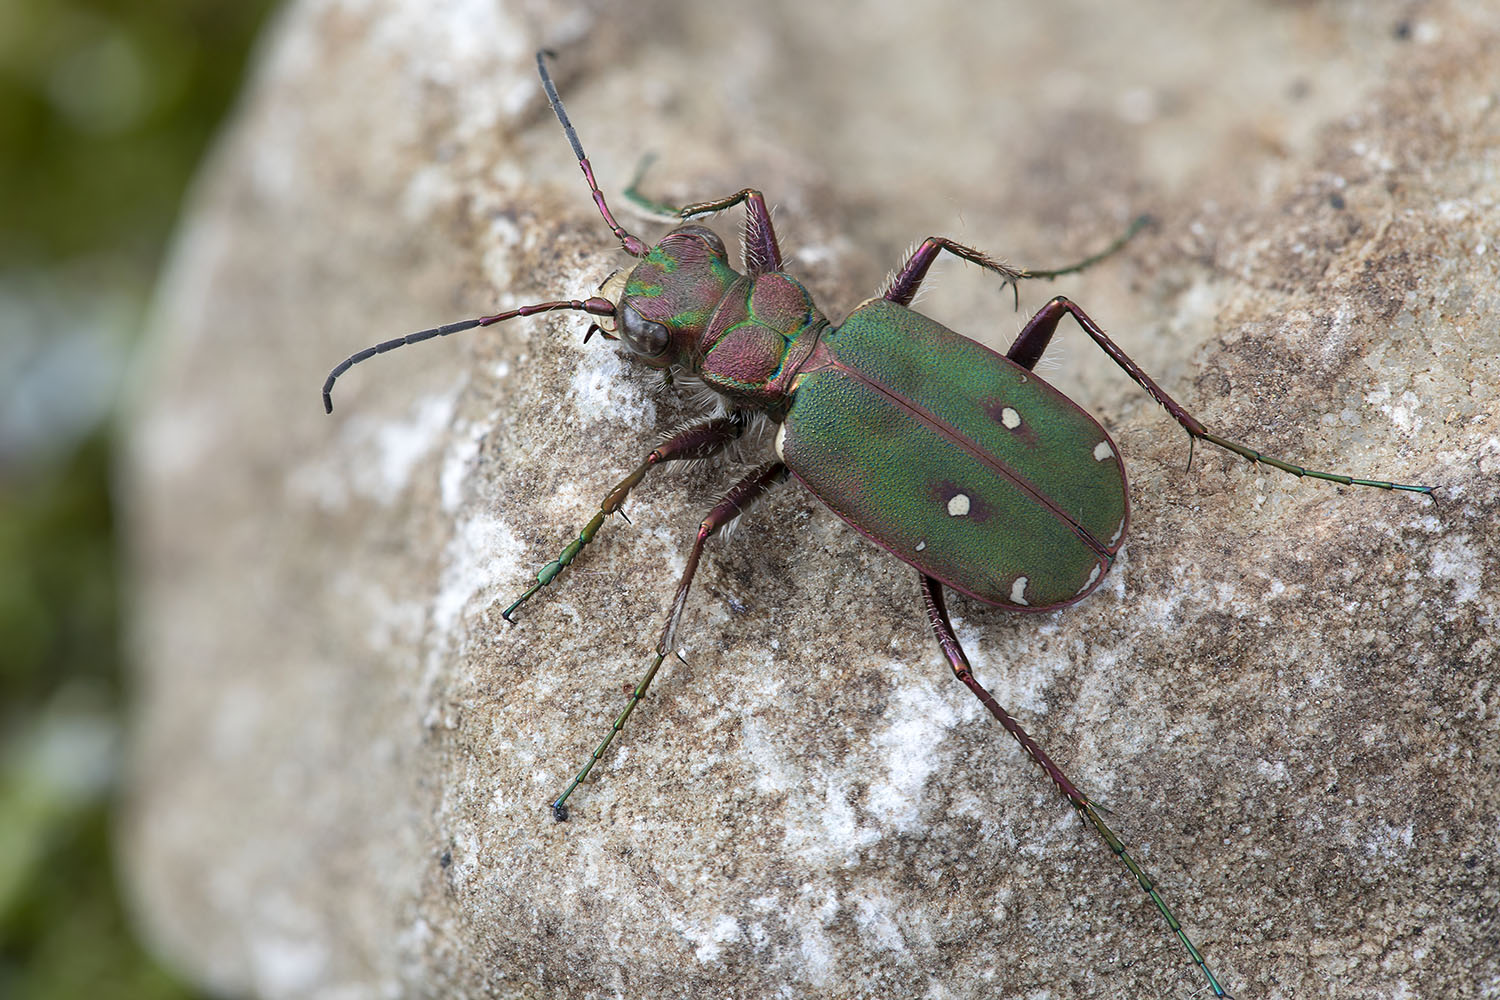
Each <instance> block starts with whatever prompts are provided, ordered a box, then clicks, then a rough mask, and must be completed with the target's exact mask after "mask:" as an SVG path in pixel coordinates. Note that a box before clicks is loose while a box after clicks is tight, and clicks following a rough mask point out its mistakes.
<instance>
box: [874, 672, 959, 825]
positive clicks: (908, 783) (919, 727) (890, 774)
mask: <svg viewBox="0 0 1500 1000" xmlns="http://www.w3.org/2000/svg"><path fill="white" fill-rule="evenodd" d="M884 721H885V722H886V726H885V728H884V729H883V730H882V731H881V732H880V733H879V735H877V736H876V737H875V738H874V744H875V747H876V749H877V750H879V751H880V753H881V756H882V757H883V759H884V762H885V768H884V770H885V775H884V780H878V781H872V783H871V785H870V794H869V809H870V811H871V812H872V813H874V814H875V815H876V816H877V817H879V818H880V819H882V820H884V821H885V822H886V823H888V824H889V825H891V826H894V827H895V828H896V829H897V830H898V831H902V832H904V831H906V830H911V829H916V828H917V827H918V826H919V825H920V820H921V812H922V810H921V805H922V796H923V792H924V790H925V789H926V786H927V779H928V778H929V777H930V776H931V775H932V773H933V772H934V771H935V770H936V769H937V767H938V765H939V763H940V761H939V758H938V753H937V750H938V748H939V747H940V746H941V745H942V743H943V737H944V736H945V735H946V734H947V732H948V730H949V729H951V728H952V727H953V726H954V725H955V724H956V723H957V722H958V717H957V715H956V713H955V712H954V710H953V705H952V703H951V701H950V700H949V699H948V698H947V697H946V696H944V695H942V694H939V693H938V690H937V689H936V688H935V687H933V686H932V685H931V684H928V683H923V682H916V683H907V684H903V685H902V686H901V687H900V688H898V689H897V690H896V692H895V694H894V695H893V697H892V698H891V700H890V702H889V703H888V705H887V708H886V716H885V720H884Z"/></svg>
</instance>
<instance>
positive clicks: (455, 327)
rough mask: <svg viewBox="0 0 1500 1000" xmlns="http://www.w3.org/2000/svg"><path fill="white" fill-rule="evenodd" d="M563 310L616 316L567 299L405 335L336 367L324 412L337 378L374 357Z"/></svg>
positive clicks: (601, 302) (596, 302) (605, 305)
mask: <svg viewBox="0 0 1500 1000" xmlns="http://www.w3.org/2000/svg"><path fill="white" fill-rule="evenodd" d="M564 309H576V310H578V311H579V312H586V313H588V314H589V315H591V316H613V315H614V314H615V304H614V303H613V302H611V301H609V300H608V299H601V298H597V297H596V298H592V299H582V300H579V299H568V300H565V301H558V302H537V303H535V304H533V305H528V306H521V307H520V308H518V309H507V310H506V311H505V312H502V313H495V315H493V316H480V317H478V318H477V319H466V320H460V321H459V322H457V323H449V324H448V325H447V326H435V327H433V328H432V329H431V330H419V331H418V332H416V333H408V334H407V335H406V336H404V337H397V338H396V339H394V340H387V341H385V342H384V343H380V344H376V345H375V346H374V347H367V348H365V349H364V350H363V351H360V352H359V353H357V354H351V355H349V357H347V358H345V359H344V360H343V361H340V362H339V363H338V364H337V365H335V366H334V368H333V371H331V372H329V373H328V379H327V380H326V381H325V382H324V383H323V409H324V410H325V411H326V412H328V413H332V412H333V383H334V382H335V381H337V380H338V377H339V376H340V375H342V374H344V372H346V371H348V370H349V369H350V368H352V367H354V366H355V365H357V364H359V363H360V362H361V361H367V360H369V359H370V358H373V357H374V356H375V355H377V354H384V353H385V352H386V351H394V350H395V349H396V348H398V347H405V346H406V345H407V344H420V343H421V342H422V341H424V340H431V339H432V338H434V337H446V336H448V334H450V333H461V332H463V331H464V330H472V329H474V328H475V327H479V326H490V325H492V324H495V323H500V322H503V321H505V320H508V319H515V318H516V317H517V316H535V315H536V314H537V313H545V312H557V311H559V310H564Z"/></svg>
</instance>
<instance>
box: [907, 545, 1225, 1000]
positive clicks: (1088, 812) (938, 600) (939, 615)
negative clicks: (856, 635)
mask: <svg viewBox="0 0 1500 1000" xmlns="http://www.w3.org/2000/svg"><path fill="white" fill-rule="evenodd" d="M922 600H923V602H924V603H925V604H926V606H927V622H928V624H929V625H931V626H932V631H933V633H934V634H935V635H936V636H937V641H938V645H939V646H940V647H942V650H943V656H944V658H946V659H947V661H948V665H949V666H950V667H952V668H953V674H954V676H956V677H957V678H958V679H959V680H960V681H962V682H963V684H964V686H965V687H967V688H968V689H969V690H970V691H972V692H973V693H974V697H976V698H978V699H979V701H980V703H981V704H983V705H984V707H985V708H987V709H988V710H989V713H990V714H991V715H993V716H994V717H995V719H996V720H997V721H998V722H999V723H1000V725H1002V726H1004V727H1005V730H1006V732H1008V733H1010V734H1011V735H1012V736H1014V737H1015V739H1016V742H1017V743H1019V744H1021V749H1022V750H1025V751H1026V754H1027V756H1029V757H1030V758H1031V759H1032V760H1033V761H1034V762H1035V763H1036V764H1037V766H1038V767H1040V768H1041V769H1042V770H1043V771H1044V772H1046V774H1047V777H1049V778H1051V779H1052V781H1053V783H1054V784H1055V785H1057V787H1058V790H1060V791H1061V792H1062V793H1063V795H1064V796H1065V797H1066V798H1067V800H1068V802H1070V803H1071V804H1072V806H1073V808H1074V809H1077V810H1078V812H1079V814H1080V815H1081V816H1082V817H1083V818H1084V819H1086V820H1087V821H1088V822H1089V823H1090V824H1091V825H1092V826H1093V827H1094V829H1095V830H1097V831H1099V836H1101V837H1103V838H1104V842H1105V843H1106V844H1108V845H1109V849H1110V850H1111V851H1113V852H1114V854H1115V856H1116V857H1117V858H1119V859H1120V862H1121V863H1122V864H1123V865H1124V866H1125V867H1126V869H1128V870H1129V872H1130V874H1131V875H1132V876H1134V877H1135V880H1136V883H1137V884H1138V885H1139V886H1140V887H1141V889H1142V890H1143V891H1144V892H1145V893H1146V895H1148V896H1150V897H1151V902H1153V903H1155V904H1156V908H1157V909H1158V910H1159V911H1161V915H1162V916H1163V917H1164V918H1166V921H1167V926H1168V927H1170V928H1172V931H1173V933H1175V934H1176V935H1177V939H1178V940H1179V941H1181V942H1182V944H1183V947H1185V948H1187V950H1188V954H1189V955H1190V956H1192V959H1193V962H1194V963H1195V964H1196V965H1197V966H1198V968H1199V969H1201V970H1202V971H1203V975H1204V976H1206V977H1207V978H1208V984H1209V986H1210V987H1211V988H1212V989H1213V991H1214V996H1216V997H1227V996H1228V994H1226V993H1225V992H1224V988H1223V987H1221V986H1220V985H1219V981H1218V980H1217V979H1216V978H1214V974H1213V972H1212V970H1210V969H1209V967H1208V963H1207V962H1205V961H1204V960H1203V955H1202V954H1201V953H1200V952H1199V951H1198V949H1197V947H1196V946H1194V944H1193V942H1192V941H1191V940H1190V939H1189V938H1188V936H1187V932H1185V931H1184V930H1183V929H1182V924H1181V923H1179V922H1178V920H1177V917H1176V916H1174V915H1173V914H1172V910H1171V909H1170V908H1169V907H1168V906H1167V903H1166V900H1164V899H1162V897H1161V893H1160V892H1158V891H1157V888H1156V883H1155V882H1154V881H1152V879H1151V876H1150V875H1147V874H1146V871H1145V869H1143V868H1142V867H1141V866H1140V865H1139V864H1137V863H1136V861H1135V859H1134V858H1132V857H1131V856H1130V854H1129V853H1128V852H1127V851H1126V850H1125V845H1124V844H1123V843H1122V842H1121V841H1120V838H1119V837H1117V836H1116V835H1115V832H1114V831H1113V830H1111V829H1110V828H1109V827H1108V826H1107V825H1106V824H1105V822H1104V820H1103V819H1102V818H1100V816H1099V812H1098V810H1097V809H1095V808H1094V804H1093V802H1092V801H1090V799H1089V797H1088V796H1086V795H1084V794H1083V793H1082V792H1081V791H1079V790H1078V787H1077V786H1076V785H1074V784H1073V782H1072V781H1070V780H1069V779H1068V776H1067V775H1066V774H1064V773H1063V772H1062V769H1061V768H1060V767H1058V766H1057V765H1056V764H1054V763H1053V762H1052V758H1051V757H1048V756H1047V752H1046V751H1045V750H1043V749H1042V748H1041V745H1040V744H1038V743H1037V741H1036V740H1034V739H1032V738H1031V736H1030V734H1028V733H1027V732H1026V730H1024V729H1022V728H1021V724H1020V723H1018V722H1017V721H1016V720H1015V719H1013V718H1011V716H1010V713H1009V712H1007V711H1006V710H1005V709H1003V708H1001V707H1000V703H999V702H997V701H996V700H995V696H994V695H992V694H990V692H989V691H988V690H986V689H985V687H984V685H982V684H980V683H979V681H977V680H976V679H975V678H974V673H973V671H972V670H971V669H970V668H969V659H968V657H967V656H965V655H964V650H963V647H962V646H961V645H959V642H958V636H957V635H955V634H954V632H953V623H952V622H950V621H949V620H948V609H947V606H946V605H945V603H944V601H943V585H942V584H941V583H939V582H938V581H937V580H935V579H933V578H932V577H930V576H927V575H926V574H925V573H924V574H922Z"/></svg>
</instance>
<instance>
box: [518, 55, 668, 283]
mask: <svg viewBox="0 0 1500 1000" xmlns="http://www.w3.org/2000/svg"><path fill="white" fill-rule="evenodd" d="M550 55H554V53H552V52H550V51H548V50H547V49H541V50H539V51H538V52H537V54H536V69H537V72H538V73H540V74H541V75H542V89H543V90H545V91H546V92H547V103H549V104H551V105H552V111H553V113H554V114H556V115H557V120H558V121H559V122H560V123H562V127H563V132H565V133H567V136H568V142H569V143H571V144H572V146H573V155H574V156H576V157H578V166H579V167H581V168H582V169H583V177H584V180H586V181H588V182H589V190H590V191H592V192H593V193H594V204H595V205H596V206H598V208H599V214H600V215H602V216H604V221H605V222H606V223H607V224H608V225H609V229H610V232H612V233H614V234H615V239H617V240H619V241H620V246H622V247H624V248H625V252H626V253H628V254H630V255H631V256H632V257H644V256H646V255H647V254H648V253H650V252H651V248H650V247H648V246H647V245H646V244H645V242H644V241H643V240H641V238H640V237H638V236H633V235H631V234H630V233H627V232H626V231H625V227H624V226H621V225H620V224H619V223H618V222H616V221H615V217H614V216H613V215H611V214H610V211H609V206H608V205H606V204H605V203H604V192H603V191H600V190H599V185H598V183H597V182H596V181H595V180H594V168H593V167H591V166H589V158H588V157H587V156H584V155H583V143H581V142H579V141H578V132H577V131H576V130H575V129H574V128H573V123H572V122H571V121H569V120H568V113H567V111H565V110H563V102H562V98H561V97H558V96H557V88H556V87H555V86H553V85H552V77H551V76H550V75H549V74H548V73H547V57H548V56H550Z"/></svg>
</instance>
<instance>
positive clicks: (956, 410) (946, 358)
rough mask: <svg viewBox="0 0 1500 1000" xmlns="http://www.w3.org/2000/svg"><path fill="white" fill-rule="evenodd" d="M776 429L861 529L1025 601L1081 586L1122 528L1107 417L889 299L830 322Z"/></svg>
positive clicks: (959, 578)
mask: <svg viewBox="0 0 1500 1000" xmlns="http://www.w3.org/2000/svg"><path fill="white" fill-rule="evenodd" d="M794 392H795V396H794V399H793V401H792V405H791V407H790V409H789V410H788V411H787V415H786V418H785V422H784V424H783V426H782V429H781V432H780V433H779V434H778V437H777V445H778V450H779V452H780V454H781V457H782V459H783V460H784V461H785V462H786V464H787V466H788V467H789V468H790V469H791V470H792V472H793V473H794V474H795V475H796V476H797V478H798V479H799V480H801V481H802V482H803V483H804V484H805V485H806V486H807V488H808V489H809V490H811V491H812V492H813V494H814V495H816V496H817V497H818V499H820V500H822V501H823V502H824V503H825V504H827V505H828V506H829V507H830V508H832V509H833V510H834V512H835V513H837V514H838V515H839V516H840V517H842V518H843V519H844V520H846V521H848V522H849V524H850V525H851V526H853V527H854V528H855V529H856V530H858V531H859V532H861V533H862V534H864V535H866V536H867V537H869V538H870V539H872V540H873V541H875V542H876V543H877V544H879V545H881V546H882V547H884V548H885V549H887V550H889V551H890V552H891V553H892V554H894V555H895V556H897V557H898V558H899V559H901V560H902V561H904V562H907V563H910V564H911V565H912V566H914V567H916V568H917V569H919V570H921V571H922V572H923V573H926V574H927V575H929V576H932V577H935V578H937V579H938V580H940V581H942V582H943V583H944V584H946V585H947V586H949V587H952V588H954V589H955V590H959V591H962V592H964V593H966V594H969V595H971V596H973V597H976V598H978V599H980V600H982V601H986V602H989V603H991V604H999V605H1003V606H1005V607H1009V608H1013V609H1016V610H1023V611H1026V610H1030V611H1041V610H1044V609H1047V608H1055V607H1059V606H1062V605H1066V604H1071V603H1073V602H1074V601H1077V600H1080V599H1081V598H1083V597H1084V596H1086V595H1087V594H1088V593H1089V592H1090V591H1092V590H1093V589H1094V588H1095V587H1097V586H1098V585H1099V581H1100V580H1102V579H1103V577H1104V574H1105V573H1106V572H1107V571H1108V569H1109V567H1110V565H1111V563H1112V562H1113V561H1114V556H1115V554H1116V553H1117V552H1118V551H1119V548H1120V545H1121V543H1122V542H1123V540H1124V537H1125V531H1126V527H1127V523H1126V522H1127V520H1128V517H1129V498H1128V491H1127V488H1126V481H1125V468H1124V466H1123V465H1122V464H1121V462H1120V458H1119V454H1118V449H1116V448H1115V446H1114V442H1113V441H1111V440H1110V438H1109V435H1108V434H1107V433H1106V432H1105V431H1104V428H1102V427H1100V426H1099V424H1098V423H1097V422H1096V421H1095V420H1094V419H1093V418H1092V417H1090V416H1089V415H1088V414H1087V413H1085V412H1084V411H1083V410H1081V409H1080V408H1079V407H1078V406H1077V405H1076V404H1074V403H1073V402H1072V401H1071V400H1069V399H1068V398H1067V397H1066V396H1064V395H1063V394H1062V393H1061V392H1059V391H1058V390H1057V389H1055V388H1053V387H1052V386H1050V385H1048V384H1047V383H1046V382H1045V381H1043V380H1042V379H1040V378H1038V377H1037V375H1036V374H1035V373H1034V372H1030V371H1027V370H1026V369H1025V368H1022V367H1021V366H1020V365H1017V364H1016V363H1014V362H1012V361H1010V360H1008V359H1007V358H1005V357H1003V356H1002V355H1000V354H997V353H995V352H994V351H991V350H990V349H988V348H986V347H984V346H983V345H981V344H977V343H975V342H974V341H972V340H969V339H968V338H966V337H963V336H961V335H960V334H957V333H955V332H953V331H952V330H949V329H948V328H947V327H945V326H943V325H942V324H940V323H937V322H935V321H933V320H931V319H929V318H927V317H926V316H923V315H921V314H920V313H916V312H913V311H911V310H910V309H907V308H905V307H904V306H900V305H897V304H895V303H893V302H889V301H886V300H884V299H872V300H870V301H868V302H865V303H864V304H862V305H860V306H859V307H858V308H856V309H855V310H854V311H853V312H852V313H851V314H850V315H849V317H848V318H847V319H846V320H845V321H844V322H843V323H842V324H841V325H840V326H837V327H833V328H830V329H828V330H826V331H824V333H823V336H822V338H821V341H820V343H819V345H818V348H817V350H816V351H815V352H814V353H813V355H812V357H811V358H809V360H808V361H807V363H806V364H804V365H803V366H802V368H801V371H800V373H799V377H798V378H797V380H796V383H795V389H794Z"/></svg>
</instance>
